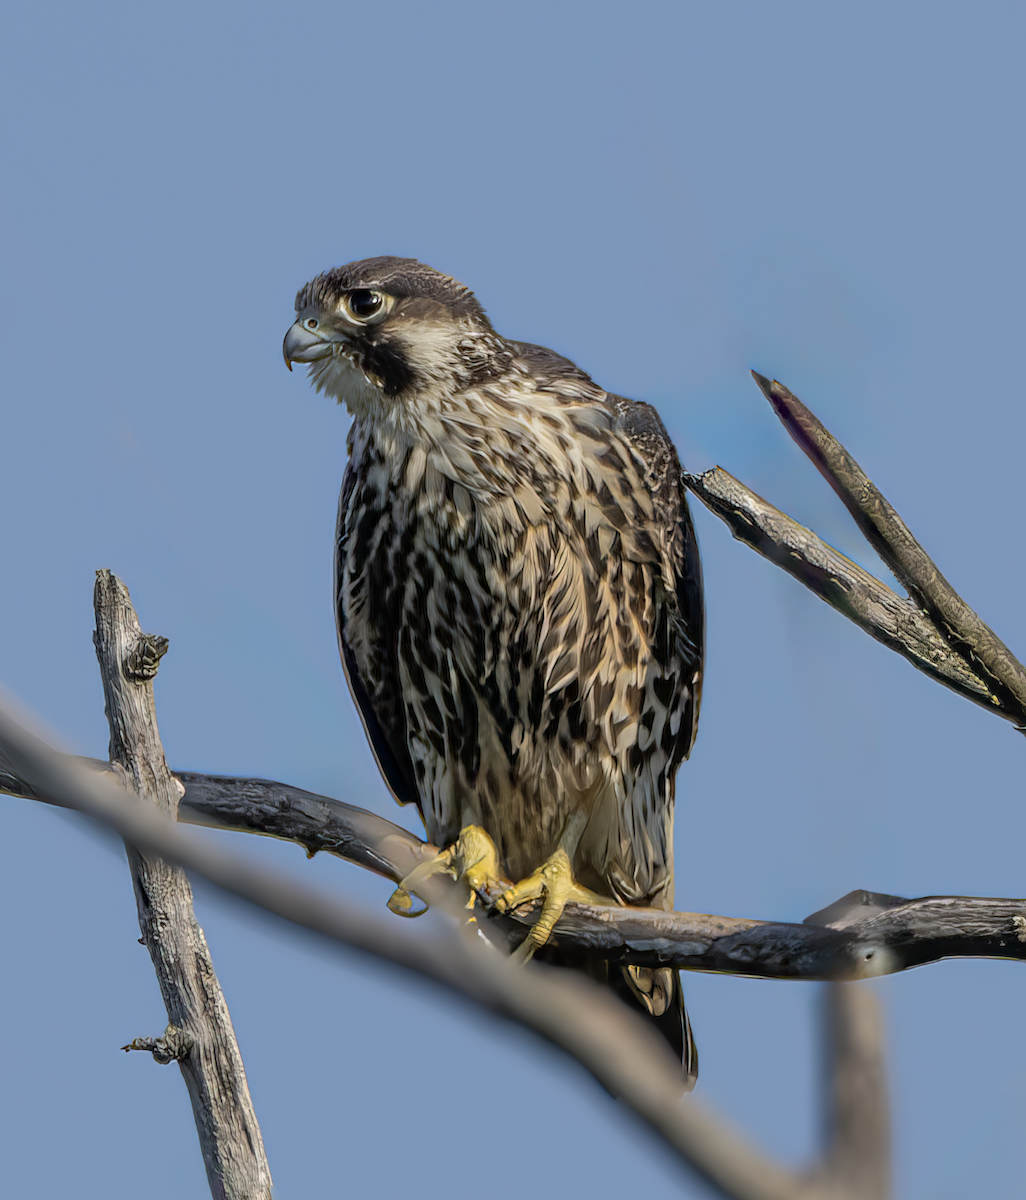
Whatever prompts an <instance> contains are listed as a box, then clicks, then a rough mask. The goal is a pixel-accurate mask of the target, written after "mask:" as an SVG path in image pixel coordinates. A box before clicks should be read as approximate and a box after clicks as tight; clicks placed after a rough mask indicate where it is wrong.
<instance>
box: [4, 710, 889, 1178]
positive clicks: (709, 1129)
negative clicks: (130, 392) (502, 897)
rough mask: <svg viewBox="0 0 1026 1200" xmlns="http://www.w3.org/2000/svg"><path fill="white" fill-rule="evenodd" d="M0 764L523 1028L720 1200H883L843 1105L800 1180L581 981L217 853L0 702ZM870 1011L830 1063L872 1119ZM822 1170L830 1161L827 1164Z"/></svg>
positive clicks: (868, 1125)
mask: <svg viewBox="0 0 1026 1200" xmlns="http://www.w3.org/2000/svg"><path fill="white" fill-rule="evenodd" d="M0 756H2V758H3V761H4V764H5V770H6V771H7V773H8V776H9V778H12V779H15V780H17V781H19V782H20V787H21V789H22V791H21V794H25V795H30V796H33V797H35V798H37V799H41V800H46V801H47V802H49V803H52V804H58V805H60V806H62V807H65V808H74V809H77V810H79V811H81V812H84V813H86V814H88V815H89V816H92V817H94V818H95V819H97V820H100V821H102V822H104V823H105V824H107V825H108V826H110V827H111V828H112V829H114V830H115V831H116V832H117V833H119V834H120V835H121V836H122V837H124V838H125V839H126V840H127V841H130V842H131V843H132V844H133V845H135V846H137V847H139V848H140V849H141V850H142V852H143V853H145V854H150V855H157V856H159V857H161V858H163V859H165V860H166V861H168V862H174V863H177V864H178V865H179V866H180V867H184V868H187V869H189V870H191V871H195V872H197V873H198V874H200V875H203V876H204V877H205V878H206V879H208V880H210V881H211V882H212V883H214V884H215V885H216V886H218V887H221V888H224V889H225V890H226V891H229V892H232V893H233V894H235V895H237V896H240V897H241V898H243V899H245V900H247V901H249V902H251V903H253V904H256V905H258V906H260V907H261V908H263V909H265V910H266V911H268V912H271V913H274V914H276V915H278V916H279V917H282V918H284V919H285V920H288V921H293V922H295V923H296V924H299V925H302V926H304V927H305V928H307V929H310V930H312V931H313V932H315V933H318V934H320V935H322V936H324V937H326V938H329V939H331V940H333V941H335V942H342V943H345V944H347V945H349V946H351V947H353V948H355V949H357V950H359V951H362V952H364V953H367V954H370V955H373V956H374V957H376V958H380V959H383V960H385V961H387V962H391V963H393V964H395V965H397V966H400V967H403V968H406V969H408V970H412V971H415V972H418V973H419V974H421V975H422V976H424V977H426V978H428V979H431V980H433V981H434V982H435V983H437V984H440V985H441V986H443V987H445V988H447V989H449V990H450V991H451V992H453V993H455V994H458V995H460V996H463V997H465V998H467V999H469V1000H471V1001H473V1002H475V1003H477V1004H479V1005H481V1006H482V1007H484V1008H486V1009H488V1010H489V1011H491V1012H492V1013H494V1014H495V1015H497V1016H499V1017H502V1018H504V1019H506V1020H509V1021H514V1022H516V1023H518V1024H521V1025H524V1026H525V1027H527V1028H529V1029H532V1030H533V1031H534V1032H535V1033H537V1034H538V1035H540V1036H541V1037H544V1038H546V1039H547V1040H549V1041H550V1042H552V1043H553V1044H554V1045H556V1046H558V1047H559V1048H561V1049H562V1050H564V1051H565V1052H566V1053H568V1054H569V1055H571V1056H572V1057H573V1058H575V1059H577V1061H578V1062H580V1063H581V1064H582V1065H583V1066H584V1067H585V1068H586V1069H587V1070H588V1071H590V1072H591V1073H592V1074H593V1075H594V1076H595V1078H596V1079H598V1080H599V1082H600V1083H602V1084H603V1086H604V1087H606V1088H607V1089H608V1090H609V1091H610V1092H612V1093H614V1094H615V1095H617V1096H619V1097H620V1099H621V1100H622V1101H623V1102H624V1103H625V1104H627V1105H628V1106H629V1107H630V1108H631V1109H633V1110H634V1112H636V1113H637V1114H638V1116H639V1117H640V1118H641V1119H642V1120H643V1121H645V1122H646V1123H647V1124H648V1125H649V1126H650V1127H651V1128H652V1129H653V1130H655V1131H656V1132H657V1133H658V1134H659V1135H660V1136H661V1137H662V1138H663V1139H664V1141H665V1142H666V1144H667V1145H668V1146H669V1147H670V1148H671V1149H672V1150H673V1151H675V1152H676V1153H677V1154H678V1155H679V1156H680V1158H681V1159H682V1160H683V1161H684V1162H685V1163H687V1164H688V1165H689V1166H690V1167H691V1168H692V1169H694V1170H695V1171H697V1172H698V1173H699V1174H700V1175H701V1176H702V1177H703V1178H705V1179H706V1180H707V1181H708V1182H709V1183H710V1184H711V1185H712V1186H713V1187H715V1188H716V1189H717V1190H718V1191H720V1192H721V1193H722V1194H723V1195H724V1196H727V1197H731V1198H732V1200H885V1198H886V1195H887V1191H886V1186H885V1183H880V1180H881V1179H883V1178H884V1177H885V1175H886V1146H885V1145H884V1144H883V1143H881V1144H873V1142H872V1130H873V1125H872V1122H868V1121H866V1120H862V1119H861V1118H860V1119H857V1120H856V1119H852V1118H850V1117H847V1116H845V1115H844V1113H843V1112H842V1111H841V1110H840V1109H839V1110H838V1114H839V1115H838V1119H837V1120H835V1122H834V1131H833V1134H832V1137H831V1141H830V1142H829V1144H828V1150H827V1153H828V1155H829V1156H830V1157H829V1160H824V1162H823V1163H822V1164H819V1165H818V1166H816V1167H814V1168H813V1169H812V1170H811V1171H810V1172H809V1173H808V1174H806V1175H797V1174H795V1173H794V1172H791V1171H789V1170H786V1169H784V1168H782V1167H780V1166H778V1165H777V1164H776V1163H773V1162H772V1161H770V1160H769V1159H767V1158H765V1157H764V1156H763V1155H761V1154H760V1153H759V1152H758V1151H757V1150H755V1149H754V1148H753V1147H752V1146H751V1145H750V1144H748V1143H747V1142H746V1141H745V1139H744V1138H743V1137H742V1136H741V1135H740V1134H738V1133H737V1132H736V1131H735V1130H733V1129H732V1128H731V1127H730V1126H729V1124H728V1123H727V1122H725V1121H723V1120H722V1119H721V1118H719V1117H717V1116H714V1115H713V1114H712V1113H711V1112H709V1111H708V1110H707V1109H706V1108H704V1107H703V1106H701V1105H700V1104H697V1103H695V1101H694V1100H690V1099H689V1101H688V1102H686V1103H683V1104H682V1103H679V1102H678V1097H679V1091H680V1087H679V1064H678V1063H676V1061H675V1060H673V1058H672V1056H671V1055H670V1054H669V1053H668V1051H667V1049H666V1045H665V1043H664V1042H663V1040H662V1039H661V1038H660V1037H659V1036H658V1035H657V1034H655V1033H654V1032H653V1031H652V1030H651V1029H649V1028H648V1027H647V1026H646V1025H645V1024H644V1023H643V1022H641V1021H639V1020H638V1019H637V1018H636V1017H634V1016H633V1015H632V1014H631V1013H630V1012H629V1011H628V1010H627V1009H626V1008H625V1007H624V1006H623V1005H622V1004H621V1003H620V1002H619V1001H618V1000H616V999H615V998H614V997H612V996H611V995H609V994H607V993H606V991H605V989H602V988H599V987H597V986H595V985H594V984H592V983H591V982H590V981H589V980H588V979H586V978H584V977H583V976H577V975H576V974H575V973H571V972H565V971H564V972H556V971H552V970H549V969H546V968H545V967H544V966H540V965H539V966H533V967H531V968H527V969H518V968H516V967H514V966H513V965H512V964H510V963H509V962H508V960H507V958H506V957H505V956H504V955H501V954H497V953H495V952H493V951H490V950H489V949H488V948H487V947H486V946H485V945H484V944H483V943H482V942H481V940H480V939H478V938H473V937H468V936H466V935H461V934H458V933H456V932H452V933H450V934H449V935H448V936H444V935H443V936H439V935H437V934H431V935H429V936H420V937H418V936H416V935H415V934H411V933H409V932H407V929H406V927H405V926H403V925H402V923H401V922H398V921H396V920H394V919H385V918H380V917H377V916H375V915H373V914H369V913H361V912H356V911H353V910H351V909H347V908H343V907H341V906H340V905H339V904H338V902H337V901H336V900H335V898H334V897H333V896H331V895H329V894H327V893H324V892H319V891H316V890H314V889H312V888H309V887H305V886H302V885H300V884H297V883H295V882H294V881H292V880H291V879H288V878H286V877H282V876H280V875H276V874H275V873H273V872H270V871H268V870H267V869H266V868H265V867H257V866H253V865H250V864H249V863H247V862H245V861H244V860H242V859H240V858H238V857H237V856H235V855H230V854H226V853H225V852H224V851H222V850H221V849H219V848H218V847H216V846H214V845H212V844H211V843H210V842H209V841H208V840H206V839H203V838H201V837H198V836H197V835H195V834H190V833H189V832H188V831H186V830H183V829H181V828H180V827H179V826H177V825H175V824H173V823H172V822H171V820H170V819H169V818H168V817H165V816H162V815H161V814H160V813H158V812H157V811H156V810H155V809H154V808H153V807H152V806H146V805H143V804H141V803H139V801H138V798H137V797H135V796H133V795H131V794H129V793H126V792H125V791H124V790H123V789H121V788H120V787H119V786H117V784H116V783H115V782H114V781H113V780H112V779H111V778H110V773H109V772H100V771H97V770H95V769H94V770H88V769H85V768H83V766H82V765H81V764H80V763H79V762H78V761H77V760H75V759H73V758H72V757H70V756H68V755H62V754H58V753H57V752H55V751H53V750H52V749H50V748H49V747H48V746H46V745H45V743H43V742H41V741H40V739H38V738H36V737H35V736H34V735H32V734H30V733H29V732H28V731H27V730H25V729H23V728H22V727H21V726H20V725H19V724H18V723H17V721H16V720H15V719H14V718H13V717H12V716H11V715H10V713H9V712H8V711H7V710H6V709H5V708H3V707H2V706H0ZM356 811H357V812H359V810H356ZM365 815H366V816H370V814H365ZM376 820H380V818H376ZM386 824H387V822H386ZM389 836H391V835H389ZM407 836H409V835H407ZM834 1002H835V1003H839V1001H836V1000H835V1001H834ZM873 1008H874V1000H873V997H872V996H871V995H870V994H868V993H866V992H860V993H858V994H853V995H852V996H851V997H850V998H849V1000H848V1001H847V1007H844V1006H842V1007H841V1008H839V1009H837V1013H838V1014H839V1017H838V1019H839V1020H840V1021H841V1023H842V1025H843V1026H844V1029H843V1031H842V1032H841V1033H839V1034H835V1035H834V1040H835V1045H836V1053H835V1055H834V1064H835V1067H836V1068H837V1069H844V1070H848V1069H849V1068H850V1067H851V1066H852V1064H853V1063H854V1064H855V1065H856V1066H858V1064H861V1066H858V1070H859V1072H860V1073H861V1075H862V1076H864V1078H865V1081H866V1082H865V1085H864V1087H863V1095H862V1102H863V1103H866V1104H869V1105H870V1106H872V1107H875V1108H876V1109H878V1110H879V1109H881V1108H882V1106H883V1104H884V1103H885V1096H884V1095H883V1091H882V1089H883V1068H882V1047H881V1043H880V1041H879V1039H878V1040H877V1041H876V1042H873V1040H872V1038H867V1037H864V1036H861V1037H860V1036H859V1035H858V1030H856V1029H848V1028H847V1025H848V1022H849V1018H850V1019H851V1020H857V1021H862V1022H866V1023H869V1024H871V1022H872V1020H873V1017H872V1011H873ZM860 1014H861V1015H860ZM860 1028H861V1026H860ZM874 1081H875V1086H876V1087H877V1089H878V1090H877V1091H876V1092H874V1091H873V1090H872V1089H873V1086H874ZM832 1087H833V1089H834V1092H835V1094H836V1095H838V1096H840V1095H842V1094H844V1091H845V1087H846V1085H844V1084H842V1082H841V1081H839V1080H836V1081H834V1083H833V1085H832ZM849 1142H850V1143H851V1144H850V1145H849ZM865 1155H869V1156H871V1157H873V1158H874V1159H875V1160H876V1161H879V1162H881V1163H883V1164H884V1165H883V1167H882V1168H881V1171H879V1172H876V1173H873V1172H868V1171H863V1172H862V1174H861V1175H859V1176H858V1177H851V1178H848V1177H846V1176H845V1175H844V1171H846V1170H847V1167H846V1165H845V1164H847V1163H849V1162H850V1161H851V1160H852V1158H853V1156H865ZM831 1162H836V1163H837V1164H838V1166H837V1167H836V1168H831V1166H830V1163H831ZM874 1181H875V1182H874ZM878 1185H879V1186H878Z"/></svg>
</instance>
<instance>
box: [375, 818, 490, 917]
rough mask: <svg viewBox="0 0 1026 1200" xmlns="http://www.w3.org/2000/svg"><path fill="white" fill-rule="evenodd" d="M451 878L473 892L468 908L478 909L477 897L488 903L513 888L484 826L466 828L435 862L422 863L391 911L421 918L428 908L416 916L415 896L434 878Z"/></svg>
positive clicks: (400, 890)
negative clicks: (420, 886) (443, 876)
mask: <svg viewBox="0 0 1026 1200" xmlns="http://www.w3.org/2000/svg"><path fill="white" fill-rule="evenodd" d="M443 874H444V875H451V876H452V878H453V879H456V880H462V881H463V882H464V883H465V884H466V885H467V887H468V888H469V889H470V895H469V897H468V899H467V908H470V909H472V908H473V907H474V904H475V901H476V900H477V897H478V896H480V897H481V898H482V899H483V900H485V901H486V902H489V901H490V900H491V899H492V898H493V897H495V896H497V895H500V894H501V893H502V892H504V891H505V890H506V889H507V888H508V887H509V881H508V880H506V879H504V878H503V877H502V873H501V870H500V868H499V854H498V851H497V850H496V849H495V843H494V842H493V841H492V839H491V838H490V837H489V836H488V834H487V833H485V831H484V830H483V829H482V828H481V826H480V825H466V826H464V828H463V829H461V830H460V835H459V837H458V838H457V839H456V841H455V842H453V844H452V845H451V846H450V847H449V848H448V849H447V850H443V851H442V852H441V853H440V854H436V855H435V857H434V858H431V859H428V860H427V862H422V863H421V864H420V865H419V866H417V867H414V868H413V870H412V871H411V872H410V873H409V875H407V876H406V877H405V878H404V879H402V880H400V882H399V886H398V887H397V888H396V890H395V891H394V892H393V893H392V895H391V897H390V898H389V901H388V907H389V908H390V909H391V910H392V912H394V913H396V914H398V915H399V916H400V917H419V916H420V915H421V913H423V912H426V911H427V906H426V905H425V907H424V908H421V909H418V910H417V911H416V912H413V911H412V909H413V893H415V892H416V891H417V887H418V885H423V884H424V883H425V882H426V881H427V880H428V879H430V878H431V877H432V876H434V875H443Z"/></svg>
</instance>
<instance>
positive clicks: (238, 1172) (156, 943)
mask: <svg viewBox="0 0 1026 1200" xmlns="http://www.w3.org/2000/svg"><path fill="white" fill-rule="evenodd" d="M94 606H95V609H96V633H95V634H94V637H93V640H94V642H95V644H96V657H97V658H98V660H99V663H100V673H101V675H102V676H103V692H104V698H105V700H106V710H107V717H108V720H109V722H110V760H111V763H112V764H113V771H114V774H116V775H118V776H120V777H121V779H122V780H123V781H124V783H125V786H126V787H128V788H130V789H131V790H132V791H133V792H135V793H137V794H138V795H139V796H141V797H143V798H144V799H145V800H149V801H151V802H152V804H153V806H154V808H155V810H156V811H159V813H161V814H166V815H167V816H168V817H170V818H175V817H176V815H177V811H178V801H179V795H180V793H181V791H182V790H183V789H182V787H181V785H180V784H179V783H178V781H177V780H176V779H175V777H174V776H173V775H172V774H171V772H170V771H169V770H168V768H167V765H166V763H165V762H164V751H163V748H162V746H161V743H160V735H159V733H158V732H157V716H156V708H155V705H154V700H153V683H152V680H153V677H154V676H155V675H156V673H157V665H158V663H159V661H160V658H161V656H162V655H163V654H164V653H165V652H166V650H167V639H166V638H157V637H153V636H152V635H149V634H144V633H143V632H142V631H141V630H140V628H139V621H138V618H137V617H136V614H135V609H134V608H133V607H132V602H131V600H130V599H129V595H128V589H127V588H126V587H125V585H124V584H123V583H122V582H121V581H120V580H119V579H117V578H116V577H115V576H113V575H112V574H111V573H110V571H98V572H97V574H96V589H95V592H94ZM155 815H156V812H155ZM126 849H127V851H128V861H129V866H130V869H131V872H132V884H133V886H134V888H135V899H136V904H137V907H138V910H139V928H140V930H141V931H142V935H143V941H144V942H145V944H146V948H147V949H148V950H149V952H150V958H151V959H152V960H153V967H154V970H155V971H156V974H157V981H158V982H159V984H160V991H161V995H162V996H163V998H164V1004H165V1006H166V1008H167V1015H168V1027H167V1030H166V1032H165V1033H164V1035H163V1037H161V1038H157V1039H149V1038H137V1039H136V1040H135V1041H134V1042H132V1043H130V1045H129V1046H126V1047H125V1049H148V1050H150V1051H151V1052H152V1053H153V1056H154V1057H155V1058H156V1059H157V1061H158V1062H163V1063H169V1062H173V1061H176V1062H177V1063H178V1065H179V1067H180V1069H181V1072H182V1077H183V1078H184V1079H185V1083H186V1087H187V1088H188V1091H189V1099H190V1100H191V1101H192V1111H193V1116H194V1118H195V1120H196V1130H197V1132H198V1134H199V1141H200V1149H201V1151H202V1154H203V1164H204V1166H205V1167H206V1171H207V1182H208V1183H209V1185H210V1191H211V1195H212V1196H214V1197H215V1200H222V1198H223V1200H269V1197H270V1195H271V1172H270V1168H269V1167H268V1164H267V1157H266V1155H265V1153H264V1145H263V1140H262V1138H261V1136H260V1126H259V1125H258V1124H257V1119H256V1113H255V1112H254V1110H253V1103H252V1101H251V1099H250V1095H249V1087H248V1085H247V1083H246V1074H245V1070H244V1069H243V1065H242V1056H241V1054H240V1053H239V1047H238V1043H237V1042H236V1039H235V1031H234V1029H233V1028H232V1022H231V1017H230V1016H229V1014H228V1006H227V1004H226V1003H225V999H224V996H223V994H222V992H221V988H220V985H219V984H218V982H217V976H216V975H215V973H214V967H213V963H212V962H211V959H210V951H209V949H208V948H207V943H206V939H205V938H204V936H203V930H202V929H201V928H200V927H199V924H198V922H197V921H196V915H195V913H194V911H193V907H192V887H191V885H190V884H189V880H188V879H187V878H186V875H185V872H184V871H183V870H182V869H181V867H178V866H172V865H170V864H169V863H167V862H165V861H164V860H163V859H162V858H160V857H156V856H155V855H153V854H152V853H147V852H146V851H145V850H140V849H137V848H136V846H135V845H134V844H133V842H132V840H131V839H129V840H128V841H126Z"/></svg>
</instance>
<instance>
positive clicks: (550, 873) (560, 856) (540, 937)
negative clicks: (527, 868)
mask: <svg viewBox="0 0 1026 1200" xmlns="http://www.w3.org/2000/svg"><path fill="white" fill-rule="evenodd" d="M539 898H542V906H541V912H540V913H539V914H538V920H537V921H535V923H534V924H533V925H532V926H531V931H530V932H529V933H528V935H527V937H526V938H524V940H523V941H522V942H521V943H520V945H519V946H518V947H517V949H516V951H515V953H514V954H513V958H514V959H515V960H517V961H518V962H527V961H528V960H529V959H530V958H532V957H533V956H534V952H535V951H536V950H538V949H540V948H541V947H542V946H544V945H545V943H546V942H547V941H548V940H549V938H550V937H551V936H552V930H553V929H554V928H555V925H556V922H557V921H558V920H559V918H560V917H561V916H562V915H563V909H564V908H566V906H567V903H568V902H569V901H570V900H576V901H578V902H580V903H584V904H595V903H600V904H601V903H603V900H602V897H601V896H596V895H595V894H594V892H590V891H588V889H587V888H583V887H581V886H580V885H579V884H577V883H575V882H574V875H573V869H572V867H571V864H570V855H569V854H567V852H566V850H564V849H563V848H562V847H560V848H559V849H558V850H557V851H556V853H555V854H553V855H552V857H551V858H548V859H546V860H545V862H543V863H542V865H541V866H540V867H539V868H538V870H537V871H534V872H533V873H532V874H530V875H528V876H527V878H526V879H521V881H520V882H519V883H516V884H514V885H513V887H511V888H507V889H506V891H504V892H503V893H502V895H501V896H500V897H499V898H498V900H496V901H495V908H496V910H497V911H498V912H501V913H508V912H512V910H513V909H514V908H516V907H517V906H518V905H521V904H526V903H527V901H528V900H537V899H539Z"/></svg>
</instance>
